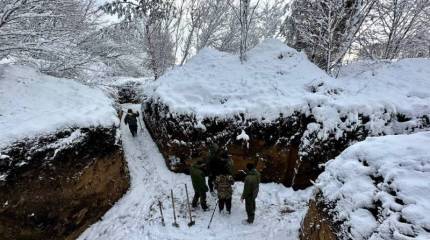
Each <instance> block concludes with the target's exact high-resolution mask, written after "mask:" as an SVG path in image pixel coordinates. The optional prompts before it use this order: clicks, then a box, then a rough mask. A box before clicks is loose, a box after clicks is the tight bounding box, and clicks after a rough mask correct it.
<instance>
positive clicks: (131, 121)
mask: <svg viewBox="0 0 430 240" xmlns="http://www.w3.org/2000/svg"><path fill="white" fill-rule="evenodd" d="M138 117H139V112H136V113H134V112H133V111H132V110H131V109H128V112H127V115H126V116H125V118H124V123H125V124H126V125H127V124H128V128H129V129H130V132H131V135H133V137H134V136H136V134H137V121H138V119H137V118H138Z"/></svg>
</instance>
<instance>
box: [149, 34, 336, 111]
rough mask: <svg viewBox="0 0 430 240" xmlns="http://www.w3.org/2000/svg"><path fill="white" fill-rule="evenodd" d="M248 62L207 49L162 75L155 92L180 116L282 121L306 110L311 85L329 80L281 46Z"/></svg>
mask: <svg viewBox="0 0 430 240" xmlns="http://www.w3.org/2000/svg"><path fill="white" fill-rule="evenodd" d="M247 56H248V60H247V61H246V62H244V63H243V64H241V63H240V61H239V57H238V56H235V55H231V54H228V53H223V52H219V51H217V50H215V49H210V48H205V49H203V50H201V51H200V52H199V53H198V54H197V55H196V56H195V57H193V58H192V59H191V60H190V61H189V62H187V63H186V64H185V65H184V66H182V67H177V68H175V69H174V70H172V71H169V72H167V73H166V74H165V75H163V76H162V77H161V78H160V79H159V81H158V83H157V84H156V85H155V90H154V92H150V93H149V94H150V95H152V96H153V97H154V98H155V99H160V101H162V102H163V103H165V104H166V105H168V106H169V107H170V110H171V111H172V112H176V113H195V114H196V115H197V116H201V117H207V116H232V115H236V114H238V113H245V114H247V115H249V116H251V117H259V116H264V117H266V118H270V117H274V118H276V117H278V116H279V113H284V114H286V113H292V112H293V111H294V110H295V108H301V107H302V106H307V103H306V100H305V99H306V96H309V97H310V96H311V95H315V94H312V93H309V92H308V91H306V89H305V87H304V86H305V84H306V83H308V82H311V81H327V80H328V79H330V78H329V77H328V76H327V75H326V74H325V73H324V72H323V71H322V70H320V69H319V68H318V67H316V66H315V65H314V64H312V63H311V62H310V61H309V60H308V59H307V58H306V56H305V55H304V54H303V53H299V52H297V51H296V50H294V49H292V48H290V47H288V46H287V45H285V44H283V43H281V42H280V41H278V40H273V39H271V40H266V41H264V42H263V43H261V44H260V45H258V46H257V47H255V48H254V49H252V50H250V51H249V52H248V55H247Z"/></svg>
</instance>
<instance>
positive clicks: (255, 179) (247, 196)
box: [241, 163, 260, 224]
mask: <svg viewBox="0 0 430 240" xmlns="http://www.w3.org/2000/svg"><path fill="white" fill-rule="evenodd" d="M246 168H247V170H248V173H247V175H246V177H245V183H244V186H243V193H242V197H241V202H243V200H245V208H246V214H247V215H248V219H246V220H244V223H245V224H252V223H253V222H254V218H255V199H256V198H257V195H258V190H259V184H260V173H259V172H258V171H257V169H255V166H254V164H252V163H248V164H247V165H246Z"/></svg>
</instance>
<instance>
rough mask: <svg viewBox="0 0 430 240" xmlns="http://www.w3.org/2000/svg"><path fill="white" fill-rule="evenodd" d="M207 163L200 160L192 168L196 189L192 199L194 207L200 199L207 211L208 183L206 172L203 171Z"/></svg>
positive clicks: (204, 209)
mask: <svg viewBox="0 0 430 240" xmlns="http://www.w3.org/2000/svg"><path fill="white" fill-rule="evenodd" d="M204 167H205V164H204V162H203V161H198V162H197V163H195V164H193V165H192V166H191V169H190V175H191V182H192V184H193V189H194V197H193V201H192V206H193V208H196V207H197V203H198V201H199V200H200V205H201V206H202V209H203V211H207V210H208V209H209V208H208V206H207V205H206V192H207V191H208V186H207V185H206V180H205V173H204V171H203V169H204Z"/></svg>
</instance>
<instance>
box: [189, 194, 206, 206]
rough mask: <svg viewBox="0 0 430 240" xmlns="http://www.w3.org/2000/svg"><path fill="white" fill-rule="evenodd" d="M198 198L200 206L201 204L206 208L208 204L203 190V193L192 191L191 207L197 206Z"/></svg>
mask: <svg viewBox="0 0 430 240" xmlns="http://www.w3.org/2000/svg"><path fill="white" fill-rule="evenodd" d="M199 200H200V206H202V209H203V210H207V209H208V206H207V204H206V192H203V193H197V192H194V197H193V202H192V204H191V205H192V206H193V208H195V207H197V203H198V202H199Z"/></svg>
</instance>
